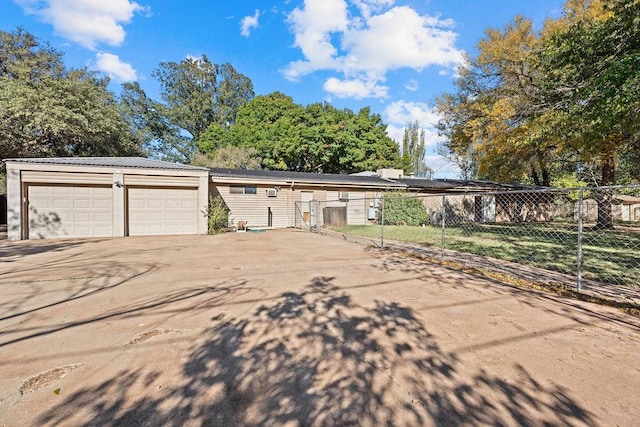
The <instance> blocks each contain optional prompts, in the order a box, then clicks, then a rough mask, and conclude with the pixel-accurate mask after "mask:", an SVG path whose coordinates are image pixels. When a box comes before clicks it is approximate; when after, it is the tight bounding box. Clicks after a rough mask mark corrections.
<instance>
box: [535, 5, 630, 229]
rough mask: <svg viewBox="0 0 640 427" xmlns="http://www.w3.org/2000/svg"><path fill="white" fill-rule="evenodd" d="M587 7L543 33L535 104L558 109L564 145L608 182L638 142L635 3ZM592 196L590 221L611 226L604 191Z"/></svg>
mask: <svg viewBox="0 0 640 427" xmlns="http://www.w3.org/2000/svg"><path fill="white" fill-rule="evenodd" d="M588 10H589V11H590V13H582V14H580V13H578V14H576V15H577V16H578V19H571V18H572V15H568V16H567V18H566V20H567V21H568V23H567V24H566V26H565V28H562V27H561V28H560V30H556V31H553V32H550V36H549V38H548V40H547V43H546V44H545V46H544V50H543V52H542V61H541V67H540V68H541V69H542V70H543V71H544V72H545V75H546V76H547V80H546V82H545V83H546V85H545V86H544V89H545V92H544V94H545V97H546V98H545V101H546V102H545V103H543V104H542V109H543V111H545V110H550V109H554V110H561V111H562V112H563V113H564V114H565V116H566V117H567V118H568V120H566V122H565V123H564V126H563V128H562V131H563V132H564V133H565V134H566V135H568V138H567V139H568V141H569V144H570V145H569V147H570V148H571V149H572V150H574V151H575V152H577V153H579V155H580V158H581V160H582V161H583V162H584V163H594V164H595V165H596V167H597V169H598V170H599V178H598V179H597V182H598V184H599V185H601V186H610V185H613V184H615V183H616V165H617V164H619V163H620V161H621V159H627V160H628V159H633V158H637V156H636V154H635V153H637V149H638V141H640V130H639V128H638V113H639V112H640V60H639V58H640V20H639V19H638V16H639V14H640V1H639V0H610V1H606V2H604V4H602V3H601V2H593V4H590V5H588ZM634 152H635V153H634ZM598 194H599V197H598V198H597V200H598V223H597V226H598V227H600V228H611V227H613V219H612V215H611V197H612V194H611V191H610V190H609V189H602V190H601V191H599V192H598Z"/></svg>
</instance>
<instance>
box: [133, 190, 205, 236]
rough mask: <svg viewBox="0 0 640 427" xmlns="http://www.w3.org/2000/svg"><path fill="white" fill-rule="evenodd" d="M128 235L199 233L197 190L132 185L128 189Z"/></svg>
mask: <svg viewBox="0 0 640 427" xmlns="http://www.w3.org/2000/svg"><path fill="white" fill-rule="evenodd" d="M127 193H128V194H127V196H128V199H127V202H128V221H129V223H128V225H129V235H130V236H150V235H165V234H198V190H197V189H195V188H151V187H139V188H138V187H133V188H129V189H128V192H127Z"/></svg>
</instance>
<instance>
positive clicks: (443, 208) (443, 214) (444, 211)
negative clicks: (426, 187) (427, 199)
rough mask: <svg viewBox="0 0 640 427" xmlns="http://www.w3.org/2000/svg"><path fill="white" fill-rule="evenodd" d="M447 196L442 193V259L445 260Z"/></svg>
mask: <svg viewBox="0 0 640 427" xmlns="http://www.w3.org/2000/svg"><path fill="white" fill-rule="evenodd" d="M446 197H447V196H445V195H444V194H443V195H442V255H441V257H442V261H444V248H445V239H446V238H445V234H446V233H445V225H446V215H447V209H446V208H445V201H446Z"/></svg>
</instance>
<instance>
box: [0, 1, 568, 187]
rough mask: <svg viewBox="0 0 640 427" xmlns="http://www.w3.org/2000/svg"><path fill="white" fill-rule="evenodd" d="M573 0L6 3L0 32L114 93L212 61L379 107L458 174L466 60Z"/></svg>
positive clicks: (336, 100)
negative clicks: (441, 132) (191, 62)
mask: <svg viewBox="0 0 640 427" xmlns="http://www.w3.org/2000/svg"><path fill="white" fill-rule="evenodd" d="M563 4H564V1H562V0H535V1H519V0H430V1H429V0H422V1H412V0H408V1H403V0H304V1H303V0H285V1H269V0H258V1H256V0H240V1H216V0H190V1H184V2H178V1H170V0H139V1H138V2H134V1H130V0H13V1H12V0H0V29H2V30H4V31H12V30H13V29H15V28H16V27H18V26H22V27H24V28H25V29H26V30H28V31H30V32H32V33H34V34H35V35H37V36H38V37H40V38H41V39H42V40H46V41H49V42H50V43H51V45H52V46H53V47H55V48H57V49H58V50H60V51H62V52H65V61H66V63H67V65H68V66H70V67H84V66H86V67H88V68H90V69H93V70H98V71H101V72H104V73H107V74H109V75H110V76H111V77H112V79H113V80H112V89H113V90H114V91H116V92H117V91H118V88H119V84H120V83H121V82H123V81H132V80H136V81H138V82H140V84H141V86H142V87H143V88H144V89H145V91H146V92H147V94H149V95H150V96H152V97H154V98H157V91H158V85H157V83H156V82H155V81H154V79H153V78H152V77H151V73H152V72H153V70H154V69H156V68H157V66H158V64H159V63H160V62H162V61H180V60H182V59H184V58H186V57H188V56H194V57H199V56H200V55H202V54H206V55H207V56H208V57H209V59H211V60H212V61H213V62H215V63H225V62H229V63H231V64H232V65H233V66H234V67H235V68H236V69H237V70H238V71H239V72H241V73H243V74H245V75H247V76H248V77H249V78H251V80H252V81H253V84H254V90H255V92H256V94H258V95H264V94H268V93H271V92H274V91H280V92H283V93H285V94H287V95H289V96H291V97H292V98H293V99H294V101H295V102H297V103H299V104H302V105H307V104H309V103H313V102H322V101H327V102H330V103H332V104H333V105H334V106H336V107H338V108H351V109H352V110H354V111H357V110H358V109H360V108H362V107H365V106H369V107H371V110H372V112H374V113H378V114H380V115H381V116H382V118H383V120H384V121H385V122H386V123H387V124H388V133H389V135H390V136H391V137H392V138H394V139H396V140H400V139H401V138H402V131H403V128H404V125H405V124H406V123H407V122H409V121H412V120H419V122H420V125H421V126H422V127H424V128H426V129H427V145H428V147H427V163H428V164H429V166H431V167H432V168H433V169H434V170H435V176H436V177H448V178H452V177H455V176H456V174H457V172H456V169H455V167H454V166H452V165H449V164H447V163H446V162H445V161H444V160H443V159H441V158H440V157H439V156H438V155H437V153H436V146H437V143H438V137H437V135H436V134H435V132H434V131H433V128H432V126H431V125H432V124H433V123H434V122H435V121H436V120H437V116H436V115H435V114H434V112H433V111H432V108H431V107H432V104H433V100H434V98H435V97H436V96H437V95H439V94H441V93H443V92H446V91H450V90H451V89H452V82H453V79H454V77H455V70H456V67H457V66H458V65H459V63H460V61H461V59H462V57H463V54H464V53H465V52H467V53H471V54H473V52H474V47H475V45H476V43H477V42H478V41H479V40H480V39H481V38H482V36H483V33H484V30H485V29H486V28H502V27H504V26H505V25H506V24H507V23H508V22H509V21H511V20H512V19H513V18H514V17H515V16H516V15H518V14H521V15H524V16H526V17H528V18H530V19H532V20H533V22H534V24H535V26H536V27H537V28H541V26H542V24H543V22H544V20H545V19H547V18H556V17H558V16H559V14H560V12H561V10H562V6H563Z"/></svg>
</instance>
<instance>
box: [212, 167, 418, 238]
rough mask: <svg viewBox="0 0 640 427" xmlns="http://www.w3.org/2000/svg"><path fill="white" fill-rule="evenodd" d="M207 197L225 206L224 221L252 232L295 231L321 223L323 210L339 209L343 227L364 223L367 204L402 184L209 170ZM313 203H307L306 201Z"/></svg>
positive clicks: (369, 178) (349, 177)
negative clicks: (226, 216) (245, 226)
mask: <svg viewBox="0 0 640 427" xmlns="http://www.w3.org/2000/svg"><path fill="white" fill-rule="evenodd" d="M209 174H210V177H211V184H210V185H211V187H210V193H211V194H212V195H214V196H216V195H220V196H221V197H222V198H223V199H224V201H225V203H226V205H227V207H228V208H229V211H230V215H229V222H230V225H232V226H234V225H235V226H237V224H238V222H240V221H242V223H244V224H248V225H249V227H254V228H283V227H301V226H304V225H305V224H310V221H311V220H313V222H314V224H315V223H316V222H315V221H316V219H315V218H316V216H315V215H316V214H315V211H316V210H318V211H319V214H320V221H321V223H323V222H324V219H323V218H324V213H325V212H327V211H325V208H343V209H345V210H346V216H347V217H348V218H349V224H367V223H369V220H370V219H372V218H371V217H370V215H369V208H370V205H371V204H375V203H376V200H378V199H379V197H380V195H381V194H382V193H383V192H385V191H393V190H404V189H405V188H406V185H404V184H402V183H399V182H397V181H393V180H391V179H387V178H382V177H380V176H378V175H377V174H376V175H374V176H372V175H370V174H369V175H367V174H365V175H363V174H356V175H341V174H319V173H304V172H289V171H271V170H244V169H224V168H213V169H210V171H209ZM312 201H313V202H312Z"/></svg>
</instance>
